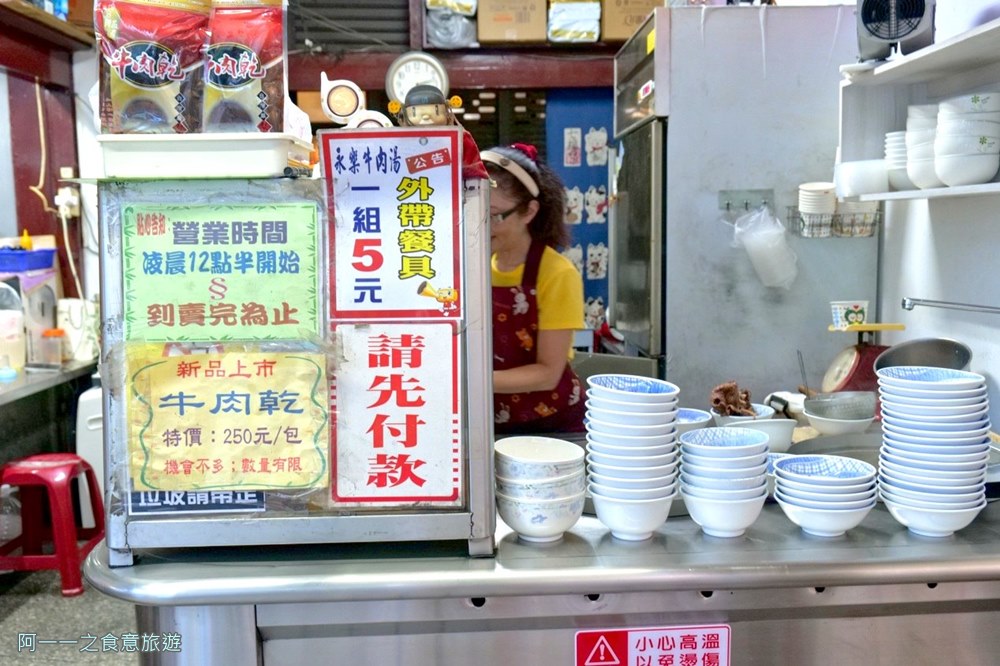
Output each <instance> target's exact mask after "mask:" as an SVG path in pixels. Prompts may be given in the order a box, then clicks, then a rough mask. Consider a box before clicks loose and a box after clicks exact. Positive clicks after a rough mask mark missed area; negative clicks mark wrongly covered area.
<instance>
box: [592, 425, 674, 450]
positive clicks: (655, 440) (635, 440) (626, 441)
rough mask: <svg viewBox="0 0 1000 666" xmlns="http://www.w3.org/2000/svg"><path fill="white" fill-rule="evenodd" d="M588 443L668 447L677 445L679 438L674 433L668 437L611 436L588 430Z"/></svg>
mask: <svg viewBox="0 0 1000 666" xmlns="http://www.w3.org/2000/svg"><path fill="white" fill-rule="evenodd" d="M587 441H590V442H597V443H599V444H609V445H611V446H623V447H624V446H627V447H633V446H638V447H645V446H666V445H673V446H676V444H677V437H676V435H675V434H674V433H668V434H666V435H637V436H631V435H610V434H608V433H606V432H600V431H598V430H593V429H588V430H587Z"/></svg>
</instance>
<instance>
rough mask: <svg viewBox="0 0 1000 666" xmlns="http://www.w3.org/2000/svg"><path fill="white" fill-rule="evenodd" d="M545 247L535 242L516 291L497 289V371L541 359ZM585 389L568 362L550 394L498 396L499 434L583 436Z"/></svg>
mask: <svg viewBox="0 0 1000 666" xmlns="http://www.w3.org/2000/svg"><path fill="white" fill-rule="evenodd" d="M544 251H545V244H544V243H539V242H537V241H533V242H532V243H531V248H530V249H529V250H528V258H527V260H526V261H525V263H524V275H523V276H522V278H521V284H520V286H517V287H493V369H494V370H507V369H509V368H516V367H519V366H522V365H529V364H531V363H534V362H535V360H536V352H537V349H536V346H537V342H538V297H537V290H536V285H537V283H538V268H539V266H540V265H541V263H542V253H543V252H544ZM583 396H584V393H583V387H582V385H581V382H580V378H579V377H577V376H576V373H575V372H573V369H572V368H570V365H569V363H568V362H567V363H566V368H565V369H564V370H563V374H562V377H560V378H559V383H558V384H557V385H556V387H555V388H554V389H552V390H551V391H531V392H528V393H495V394H494V395H493V421H494V430H495V432H496V433H498V434H512V433H543V432H582V431H583V430H584V429H585V428H584V425H583V415H584V411H585V406H584V400H583Z"/></svg>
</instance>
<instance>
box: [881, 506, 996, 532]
mask: <svg viewBox="0 0 1000 666" xmlns="http://www.w3.org/2000/svg"><path fill="white" fill-rule="evenodd" d="M883 502H884V503H885V506H886V508H887V509H889V513H890V514H892V517H893V518H895V519H896V521H897V522H899V523H901V524H903V525H905V526H906V528H907V529H908V530H910V531H911V532H913V533H914V534H919V535H921V536H928V537H947V536H951V535H952V534H954V533H955V532H956V531H958V530H961V529H963V528H965V527H968V526H969V524H970V523H971V522H972V521H973V520H975V519H976V516H978V515H979V512H980V511H982V510H983V509H985V508H986V500H983V502H982V503H981V504H979V505H977V506H975V507H973V508H971V509H918V508H915V507H911V506H906V505H905V504H898V503H896V502H893V501H891V500H885V499H883Z"/></svg>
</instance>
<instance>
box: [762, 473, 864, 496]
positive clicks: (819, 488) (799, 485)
mask: <svg viewBox="0 0 1000 666" xmlns="http://www.w3.org/2000/svg"><path fill="white" fill-rule="evenodd" d="M775 478H777V475H775ZM875 484H876V479H875V477H872V478H870V479H868V480H867V481H863V482H861V483H843V484H836V485H832V484H819V483H812V482H809V481H796V480H793V479H789V478H787V477H784V476H783V477H781V485H782V487H783V488H790V489H792V490H802V491H806V492H823V493H842V494H844V495H851V494H854V493H870V492H871V491H873V490H875Z"/></svg>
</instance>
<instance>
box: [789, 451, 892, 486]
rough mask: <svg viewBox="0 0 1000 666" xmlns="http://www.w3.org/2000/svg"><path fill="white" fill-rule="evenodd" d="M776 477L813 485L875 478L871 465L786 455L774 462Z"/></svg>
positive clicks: (838, 458)
mask: <svg viewBox="0 0 1000 666" xmlns="http://www.w3.org/2000/svg"><path fill="white" fill-rule="evenodd" d="M774 473H775V475H776V476H778V477H783V478H786V479H791V480H792V481H799V482H802V483H810V484H817V485H824V484H825V485H835V486H836V485H855V484H859V483H865V482H867V481H871V480H872V479H874V478H875V473H876V469H875V466H874V465H871V464H869V463H866V462H865V461H863V460H857V459H855V458H848V457H846V456H833V455H812V456H807V455H802V456H789V457H787V458H782V459H781V460H776V461H775V462H774Z"/></svg>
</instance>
